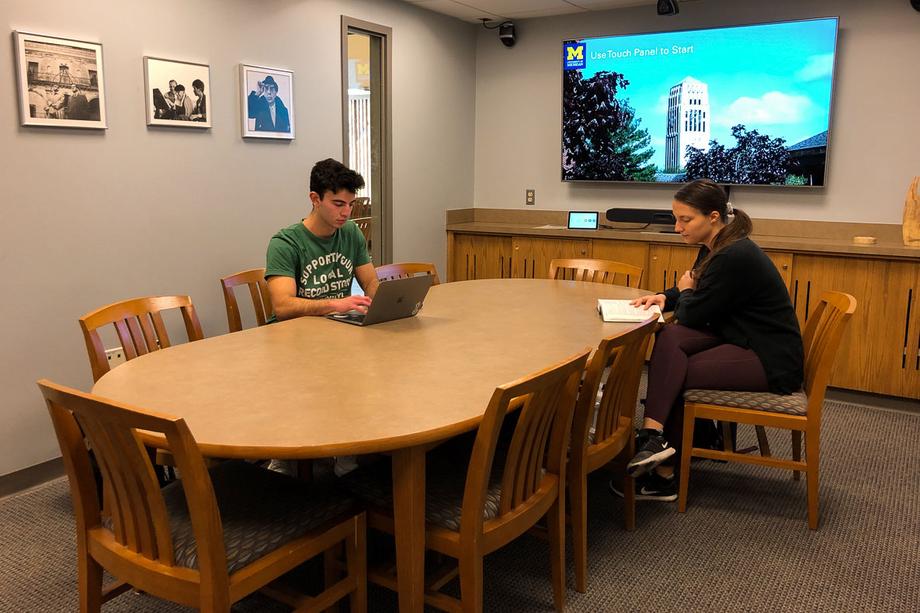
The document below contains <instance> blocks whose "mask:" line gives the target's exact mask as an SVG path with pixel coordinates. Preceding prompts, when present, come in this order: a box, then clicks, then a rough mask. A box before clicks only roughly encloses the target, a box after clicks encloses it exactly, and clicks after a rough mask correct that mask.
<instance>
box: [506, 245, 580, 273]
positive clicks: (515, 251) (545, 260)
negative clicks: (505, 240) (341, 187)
mask: <svg viewBox="0 0 920 613" xmlns="http://www.w3.org/2000/svg"><path fill="white" fill-rule="evenodd" d="M590 257H591V241H589V240H573V239H561V238H531V237H524V236H520V237H518V236H516V237H514V239H512V259H511V276H512V277H516V278H527V279H546V278H548V277H549V263H550V261H552V260H554V259H556V258H590Z"/></svg>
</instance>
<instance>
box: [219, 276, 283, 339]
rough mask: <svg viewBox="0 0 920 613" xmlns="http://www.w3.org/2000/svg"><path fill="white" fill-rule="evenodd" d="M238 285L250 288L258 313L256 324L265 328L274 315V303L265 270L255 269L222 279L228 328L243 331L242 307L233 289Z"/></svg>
mask: <svg viewBox="0 0 920 613" xmlns="http://www.w3.org/2000/svg"><path fill="white" fill-rule="evenodd" d="M238 285H246V286H248V287H249V295H250V297H251V298H252V308H253V309H254V310H255V312H256V323H257V324H258V325H260V326H264V325H265V322H266V320H267V317H270V316H271V313H272V301H271V298H270V297H269V295H268V282H267V281H265V269H264V268H253V269H252V270H244V271H242V272H238V273H236V274H232V275H230V276H229V277H221V279H220V289H221V291H222V292H223V293H224V305H225V306H226V307H227V326H228V327H229V328H230V331H231V332H239V331H240V330H242V329H243V321H242V319H241V318H240V307H239V304H237V301H236V294H235V293H234V291H233V288H235V287H237V286H238Z"/></svg>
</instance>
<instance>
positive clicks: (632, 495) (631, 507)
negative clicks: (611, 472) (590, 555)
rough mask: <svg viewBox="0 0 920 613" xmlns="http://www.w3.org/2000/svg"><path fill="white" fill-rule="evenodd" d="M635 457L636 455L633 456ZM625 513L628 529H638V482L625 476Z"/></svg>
mask: <svg viewBox="0 0 920 613" xmlns="http://www.w3.org/2000/svg"><path fill="white" fill-rule="evenodd" d="M633 455H635V454H633ZM623 513H624V515H625V522H624V523H625V524H626V529H627V530H629V531H633V530H635V529H636V480H635V479H633V478H632V477H630V476H629V475H627V474H625V471H624V474H623Z"/></svg>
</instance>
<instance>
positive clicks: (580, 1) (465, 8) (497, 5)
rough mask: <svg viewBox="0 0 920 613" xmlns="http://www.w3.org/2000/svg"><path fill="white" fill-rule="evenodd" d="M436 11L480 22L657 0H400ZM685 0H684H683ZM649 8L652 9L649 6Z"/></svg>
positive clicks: (546, 15)
mask: <svg viewBox="0 0 920 613" xmlns="http://www.w3.org/2000/svg"><path fill="white" fill-rule="evenodd" d="M403 1H404V2H408V3H409V4H414V5H416V6H420V7H422V8H426V9H428V10H430V11H435V12H436V13H443V14H444V15H450V16H451V17H456V18H458V19H462V20H463V21H469V22H472V23H480V22H481V21H482V20H483V19H489V20H493V19H526V18H529V17H549V16H550V15H568V14H574V13H587V12H589V11H606V10H610V9H616V8H623V7H627V6H641V5H645V4H647V5H653V4H655V3H656V0H403ZM684 1H687V0H684ZM649 10H652V9H649Z"/></svg>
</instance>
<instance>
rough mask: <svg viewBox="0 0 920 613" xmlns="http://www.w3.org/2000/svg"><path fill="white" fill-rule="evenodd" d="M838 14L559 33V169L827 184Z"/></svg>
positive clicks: (615, 176)
mask: <svg viewBox="0 0 920 613" xmlns="http://www.w3.org/2000/svg"><path fill="white" fill-rule="evenodd" d="M836 45H837V18H836V17H829V18H822V19H810V20H805V21H790V22H783V23H770V24H758V25H748V26H737V27H725V28H716V29H706V30H686V31H680V32H662V33H657V34H635V35H628V36H611V37H603V38H586V39H580V40H568V41H564V42H563V49H562V70H563V72H562V179H563V180H564V181H630V182H650V183H682V182H686V181H692V180H694V179H698V178H703V177H707V178H710V179H712V180H714V181H717V182H719V183H723V184H730V185H786V186H823V185H824V182H825V167H826V158H827V142H828V139H827V135H828V130H829V127H830V113H831V93H832V90H833V76H834V58H835V52H836Z"/></svg>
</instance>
